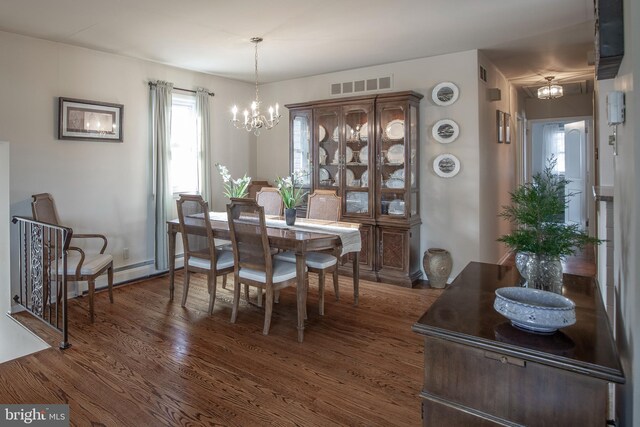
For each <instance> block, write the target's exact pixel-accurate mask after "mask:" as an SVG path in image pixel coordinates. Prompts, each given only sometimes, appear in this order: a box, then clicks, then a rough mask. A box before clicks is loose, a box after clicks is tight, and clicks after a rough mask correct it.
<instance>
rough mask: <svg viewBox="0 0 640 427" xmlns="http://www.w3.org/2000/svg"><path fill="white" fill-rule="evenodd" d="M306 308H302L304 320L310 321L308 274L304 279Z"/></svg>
mask: <svg viewBox="0 0 640 427" xmlns="http://www.w3.org/2000/svg"><path fill="white" fill-rule="evenodd" d="M303 292H304V306H303V307H302V311H303V312H304V320H307V319H309V316H307V297H308V296H309V274H308V273H307V274H306V275H305V278H304V290H303Z"/></svg>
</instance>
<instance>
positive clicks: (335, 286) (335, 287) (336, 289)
mask: <svg viewBox="0 0 640 427" xmlns="http://www.w3.org/2000/svg"><path fill="white" fill-rule="evenodd" d="M333 291H334V292H335V293H336V301H340V284H339V283H338V265H337V264H336V269H335V270H333Z"/></svg>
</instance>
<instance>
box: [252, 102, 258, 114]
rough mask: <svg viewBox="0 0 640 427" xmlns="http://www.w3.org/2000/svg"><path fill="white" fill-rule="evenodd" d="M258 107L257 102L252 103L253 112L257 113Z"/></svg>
mask: <svg viewBox="0 0 640 427" xmlns="http://www.w3.org/2000/svg"><path fill="white" fill-rule="evenodd" d="M257 107H258V105H257V104H256V101H253V102H252V103H251V111H252V112H254V113H255V112H256V108H257Z"/></svg>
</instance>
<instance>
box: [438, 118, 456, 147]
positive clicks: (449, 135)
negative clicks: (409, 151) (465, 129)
mask: <svg viewBox="0 0 640 427" xmlns="http://www.w3.org/2000/svg"><path fill="white" fill-rule="evenodd" d="M431 135H432V136H433V139H435V140H436V141H438V142H439V143H441V144H448V143H450V142H453V141H455V140H456V139H457V138H458V135H460V127H459V126H458V124H457V123H456V122H454V121H453V120H451V119H443V120H438V121H437V122H436V124H435V125H433V129H432V130H431Z"/></svg>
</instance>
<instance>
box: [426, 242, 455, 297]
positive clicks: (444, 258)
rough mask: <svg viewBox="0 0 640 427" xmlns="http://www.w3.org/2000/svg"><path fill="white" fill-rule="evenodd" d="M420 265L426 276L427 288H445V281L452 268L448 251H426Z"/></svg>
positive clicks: (438, 249) (434, 249) (433, 249)
mask: <svg viewBox="0 0 640 427" xmlns="http://www.w3.org/2000/svg"><path fill="white" fill-rule="evenodd" d="M422 265H423V267H424V272H425V273H426V274H427V279H428V280H429V286H431V287H432V288H439V289H441V288H444V287H445V286H447V280H448V279H449V274H451V268H452V267H453V261H452V259H451V254H450V253H449V251H447V250H445V249H441V248H430V249H427V251H426V252H425V253H424V257H423V258H422Z"/></svg>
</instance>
